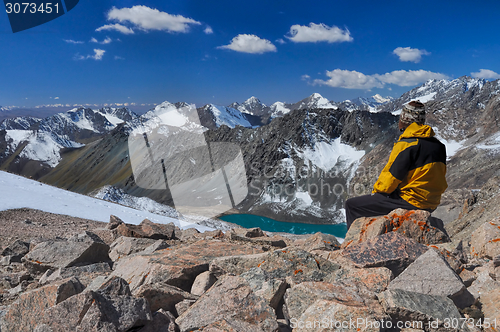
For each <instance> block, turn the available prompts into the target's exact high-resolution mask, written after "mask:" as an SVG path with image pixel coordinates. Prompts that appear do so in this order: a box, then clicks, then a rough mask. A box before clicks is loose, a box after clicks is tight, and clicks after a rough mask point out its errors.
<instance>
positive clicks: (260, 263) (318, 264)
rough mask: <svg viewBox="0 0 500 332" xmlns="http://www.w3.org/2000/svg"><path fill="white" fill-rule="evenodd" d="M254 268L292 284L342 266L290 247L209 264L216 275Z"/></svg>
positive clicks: (308, 279)
mask: <svg viewBox="0 0 500 332" xmlns="http://www.w3.org/2000/svg"><path fill="white" fill-rule="evenodd" d="M254 267H260V268H261V269H262V270H263V271H265V272H266V274H267V275H268V276H269V277H270V278H273V279H285V278H289V279H290V281H291V283H295V282H297V283H298V282H302V281H319V280H322V279H324V278H325V277H326V276H327V275H329V274H330V273H332V272H334V271H336V270H338V269H339V268H340V266H339V265H338V264H335V263H332V262H329V261H327V260H325V259H323V258H321V257H317V256H314V255H313V254H311V253H308V252H307V251H304V250H301V249H298V248H293V247H290V248H285V249H283V250H274V251H270V252H267V253H263V254H256V255H245V256H227V257H221V258H217V259H214V260H213V261H212V263H211V264H210V271H212V272H213V273H214V274H215V275H216V276H220V275H222V274H226V273H233V274H236V275H240V274H242V273H244V272H246V271H248V270H250V269H251V268H254Z"/></svg>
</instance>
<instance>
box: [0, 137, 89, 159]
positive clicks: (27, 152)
mask: <svg viewBox="0 0 500 332" xmlns="http://www.w3.org/2000/svg"><path fill="white" fill-rule="evenodd" d="M5 138H6V141H7V144H8V147H7V149H8V152H9V153H13V152H15V151H16V150H17V148H18V147H19V145H21V144H25V146H24V148H23V150H22V151H21V153H20V154H19V156H20V157H22V158H27V159H31V160H37V161H40V162H44V163H46V164H47V165H49V166H50V167H55V166H57V164H58V163H59V161H60V160H61V155H60V153H59V151H60V150H61V149H62V148H79V147H82V146H84V145H83V144H80V143H77V142H73V141H70V140H64V139H62V140H56V139H55V138H54V136H53V135H51V134H50V133H46V132H43V131H32V130H7V131H6V135H5ZM61 142H63V143H64V144H60V143H61Z"/></svg>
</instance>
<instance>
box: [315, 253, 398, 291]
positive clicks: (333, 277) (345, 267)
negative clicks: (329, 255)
mask: <svg viewBox="0 0 500 332" xmlns="http://www.w3.org/2000/svg"><path fill="white" fill-rule="evenodd" d="M332 262H334V263H337V264H339V265H340V266H341V268H340V269H339V270H337V271H335V272H333V273H331V274H330V275H328V276H327V277H326V278H325V279H324V281H326V282H329V283H332V284H344V285H351V286H354V287H358V288H362V287H365V288H366V289H368V290H369V291H371V292H375V293H380V292H382V291H384V290H386V289H387V286H389V283H390V282H391V280H392V279H394V276H393V274H392V271H391V270H389V269H388V268H386V267H370V268H359V267H356V266H355V265H354V263H352V262H351V261H350V260H348V259H346V258H344V257H342V256H340V257H336V258H334V259H333V260H332Z"/></svg>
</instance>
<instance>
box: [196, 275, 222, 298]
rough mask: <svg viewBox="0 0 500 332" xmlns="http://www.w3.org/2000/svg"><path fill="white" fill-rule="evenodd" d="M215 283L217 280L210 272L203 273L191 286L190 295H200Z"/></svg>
mask: <svg viewBox="0 0 500 332" xmlns="http://www.w3.org/2000/svg"><path fill="white" fill-rule="evenodd" d="M216 281H217V278H215V276H214V275H213V273H212V272H210V271H205V272H203V273H200V274H199V275H198V276H196V279H195V280H194V282H193V286H191V294H193V295H198V296H200V295H202V294H203V293H205V292H206V291H207V290H208V289H209V288H210V287H212V285H213V284H215V282H216Z"/></svg>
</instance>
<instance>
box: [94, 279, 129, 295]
mask: <svg viewBox="0 0 500 332" xmlns="http://www.w3.org/2000/svg"><path fill="white" fill-rule="evenodd" d="M97 291H98V292H99V293H101V294H105V295H109V296H119V295H129V296H130V295H132V294H131V293H130V287H129V286H128V283H127V282H126V281H125V280H123V279H122V278H120V277H111V278H109V279H108V280H106V281H105V282H104V283H102V285H101V286H100V287H99V289H98V290H97Z"/></svg>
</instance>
